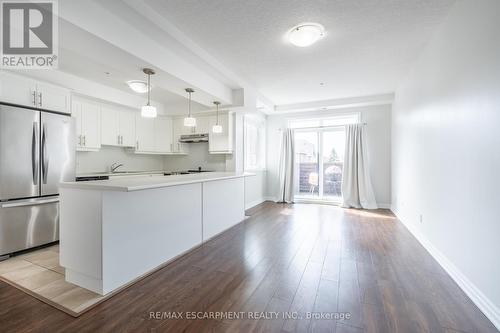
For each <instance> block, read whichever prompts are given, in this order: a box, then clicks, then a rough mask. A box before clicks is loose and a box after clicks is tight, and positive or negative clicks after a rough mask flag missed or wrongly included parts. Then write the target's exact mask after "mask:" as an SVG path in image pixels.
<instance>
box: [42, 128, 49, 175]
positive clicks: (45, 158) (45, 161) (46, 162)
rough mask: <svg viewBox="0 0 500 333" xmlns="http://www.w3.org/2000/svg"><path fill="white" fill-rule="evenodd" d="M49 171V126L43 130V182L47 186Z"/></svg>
mask: <svg viewBox="0 0 500 333" xmlns="http://www.w3.org/2000/svg"><path fill="white" fill-rule="evenodd" d="M48 170H49V157H48V156H47V125H46V124H43V128H42V181H43V183H44V184H47V173H48Z"/></svg>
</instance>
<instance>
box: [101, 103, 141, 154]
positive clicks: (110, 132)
mask: <svg viewBox="0 0 500 333" xmlns="http://www.w3.org/2000/svg"><path fill="white" fill-rule="evenodd" d="M135 115H136V113H135V112H132V111H125V110H118V109H117V108H113V107H109V106H103V107H102V108H101V144H102V145H108V146H119V147H135V145H136V143H135V141H136V134H135Z"/></svg>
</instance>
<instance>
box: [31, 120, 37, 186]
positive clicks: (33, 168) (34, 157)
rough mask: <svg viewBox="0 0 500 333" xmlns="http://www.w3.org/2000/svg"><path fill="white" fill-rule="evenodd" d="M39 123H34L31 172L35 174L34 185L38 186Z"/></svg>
mask: <svg viewBox="0 0 500 333" xmlns="http://www.w3.org/2000/svg"><path fill="white" fill-rule="evenodd" d="M37 146H38V123H37V122H36V121H34V122H33V133H32V137H31V172H32V173H33V185H38V149H37Z"/></svg>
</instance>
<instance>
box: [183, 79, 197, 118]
mask: <svg viewBox="0 0 500 333" xmlns="http://www.w3.org/2000/svg"><path fill="white" fill-rule="evenodd" d="M185 90H186V92H187V93H188V116H187V117H186V118H184V126H186V127H195V126H196V118H194V117H191V94H192V93H194V90H193V89H191V88H186V89H185Z"/></svg>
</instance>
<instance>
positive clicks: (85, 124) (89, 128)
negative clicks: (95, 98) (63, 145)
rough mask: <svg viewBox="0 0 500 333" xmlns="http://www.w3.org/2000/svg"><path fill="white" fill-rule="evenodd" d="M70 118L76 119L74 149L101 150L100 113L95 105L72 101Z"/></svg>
mask: <svg viewBox="0 0 500 333" xmlns="http://www.w3.org/2000/svg"><path fill="white" fill-rule="evenodd" d="M71 108H72V117H74V118H76V149H77V150H78V151H97V150H99V149H100V148H101V112H100V107H99V105H97V104H94V103H90V102H84V101H73V103H72V106H71Z"/></svg>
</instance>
